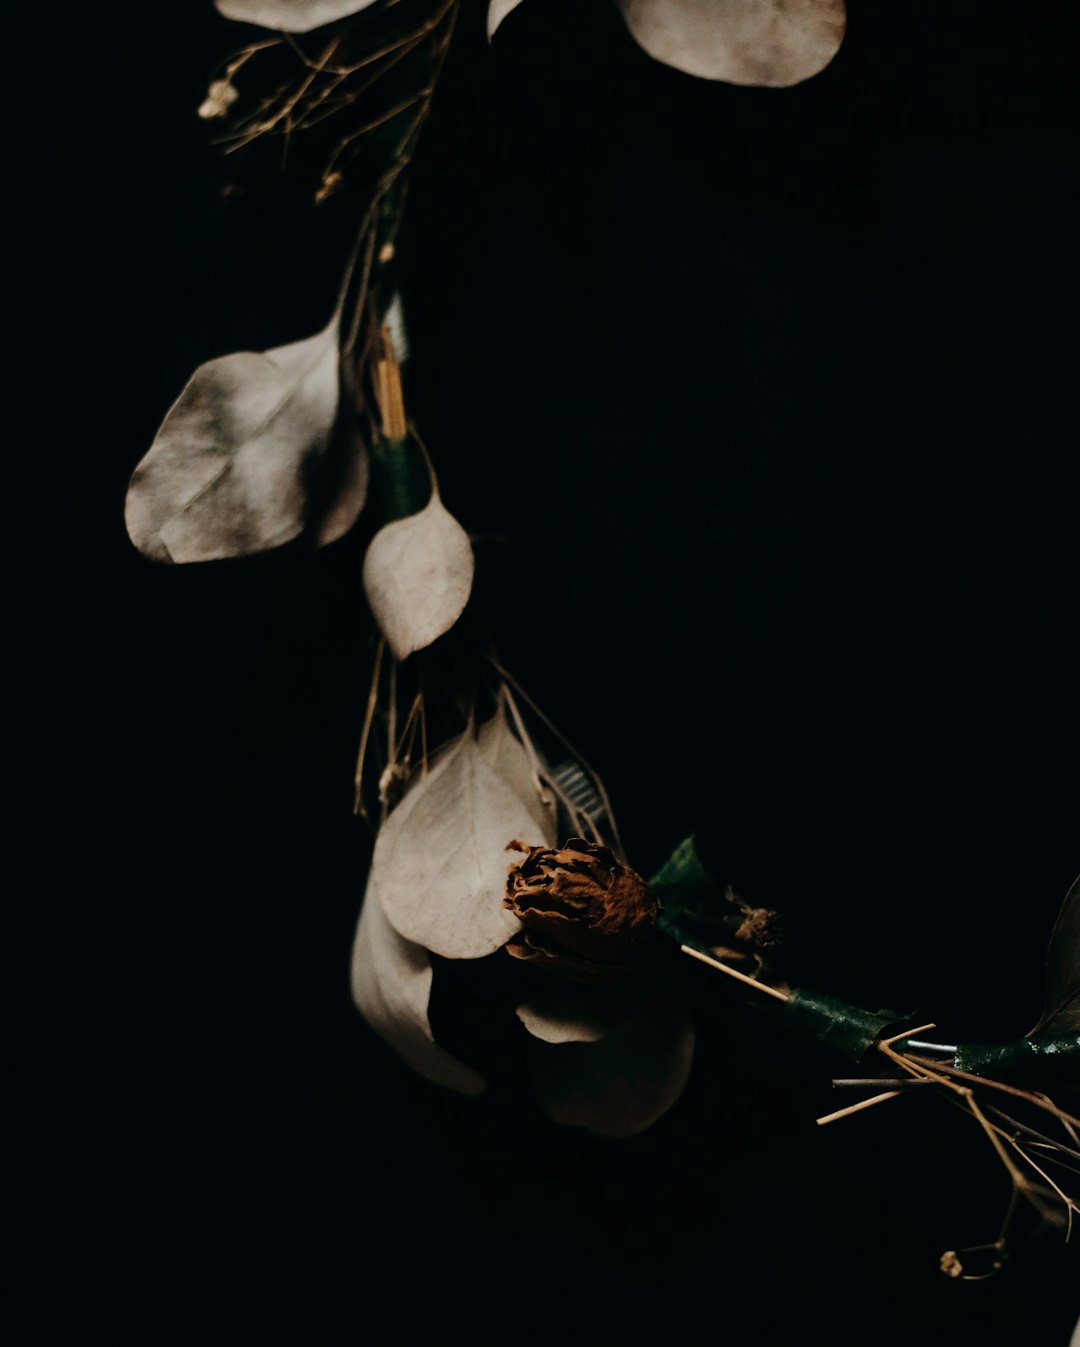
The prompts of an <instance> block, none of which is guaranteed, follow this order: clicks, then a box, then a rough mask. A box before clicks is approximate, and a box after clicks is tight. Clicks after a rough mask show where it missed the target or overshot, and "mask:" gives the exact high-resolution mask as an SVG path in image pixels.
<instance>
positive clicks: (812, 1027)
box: [783, 987, 912, 1062]
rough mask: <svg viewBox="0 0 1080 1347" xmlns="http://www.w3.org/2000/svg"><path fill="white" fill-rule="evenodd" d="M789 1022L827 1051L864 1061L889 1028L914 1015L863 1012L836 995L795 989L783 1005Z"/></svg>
mask: <svg viewBox="0 0 1080 1347" xmlns="http://www.w3.org/2000/svg"><path fill="white" fill-rule="evenodd" d="M783 1015H784V1018H785V1019H786V1021H787V1022H788V1023H789V1024H791V1025H792V1026H794V1027H795V1028H796V1029H797V1030H798V1031H799V1032H801V1033H805V1034H809V1035H810V1036H811V1037H812V1038H816V1039H817V1040H818V1042H819V1043H822V1044H824V1045H825V1047H827V1048H831V1049H832V1050H833V1051H834V1052H838V1053H841V1054H842V1055H843V1056H845V1057H848V1058H850V1059H851V1060H852V1061H853V1062H861V1061H862V1059H863V1058H864V1057H865V1056H866V1054H867V1053H868V1052H869V1051H870V1049H871V1048H872V1047H873V1046H874V1044H875V1043H876V1042H877V1041H878V1039H879V1038H880V1037H881V1035H882V1034H883V1033H884V1031H885V1030H886V1029H887V1028H889V1026H890V1025H903V1024H907V1023H909V1022H910V1021H911V1019H912V1016H911V1015H898V1014H897V1013H896V1011H895V1010H863V1009H861V1007H859V1006H852V1005H849V1004H848V1003H847V1002H846V1001H841V1000H839V999H838V998H837V997H835V996H824V995H821V994H820V993H818V992H808V991H805V990H804V989H803V988H801V987H795V988H793V989H792V992H791V995H790V996H789V997H788V999H787V1001H786V1002H785V1004H784V1009H783Z"/></svg>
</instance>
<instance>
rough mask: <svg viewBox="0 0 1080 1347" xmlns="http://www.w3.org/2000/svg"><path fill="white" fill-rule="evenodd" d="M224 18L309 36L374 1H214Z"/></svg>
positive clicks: (357, 11) (355, 12)
mask: <svg viewBox="0 0 1080 1347" xmlns="http://www.w3.org/2000/svg"><path fill="white" fill-rule="evenodd" d="M214 3H215V4H216V5H217V7H218V10H219V12H220V13H222V14H224V16H225V17H226V18H227V19H238V20H239V21H240V22H241V23H257V24H258V25H259V26H260V27H261V28H279V29H281V30H282V31H283V32H286V33H310V32H311V30H312V29H313V28H321V27H322V25H323V24H324V23H334V22H335V21H336V20H338V19H347V18H348V17H349V15H350V14H358V13H359V12H360V11H361V10H362V9H367V7H368V6H369V5H373V4H374V3H375V0H214Z"/></svg>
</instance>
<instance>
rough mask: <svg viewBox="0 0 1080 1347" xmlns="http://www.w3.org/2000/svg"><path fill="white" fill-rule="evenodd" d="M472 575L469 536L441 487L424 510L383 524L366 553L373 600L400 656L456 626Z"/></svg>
mask: <svg viewBox="0 0 1080 1347" xmlns="http://www.w3.org/2000/svg"><path fill="white" fill-rule="evenodd" d="M472 581H473V550H472V544H471V543H470V542H469V536H468V534H467V533H466V532H465V530H464V529H463V528H462V527H461V525H460V524H459V523H458V522H457V520H456V519H455V518H454V516H453V515H452V514H451V513H450V512H449V510H447V509H446V507H445V506H444V505H443V503H442V501H441V500H440V499H439V497H438V494H437V493H433V494H432V497H431V499H430V501H428V503H427V505H426V506H425V507H424V508H423V509H422V510H421V511H420V512H419V514H414V515H408V516H407V517H406V518H405V519H395V520H394V522H393V523H391V524H386V525H385V526H384V527H383V528H381V529H380V530H379V532H378V533H377V534H376V535H375V537H374V538H373V539H372V540H371V546H370V547H369V548H368V551H367V556H366V557H365V558H364V589H365V591H366V592H367V597H368V602H369V603H370V604H371V611H372V612H373V613H374V614H375V621H376V622H378V624H379V628H380V630H381V631H382V633H383V635H384V636H385V637H386V640H387V642H388V644H389V646H390V649H391V650H392V651H393V654H394V658H395V659H398V660H403V659H405V658H407V657H408V656H409V655H411V654H412V653H413V651H415V650H422V649H423V648H424V647H425V646H428V645H430V644H431V643H432V641H435V640H437V639H438V638H439V637H440V636H442V635H443V634H444V633H445V632H448V631H449V630H450V628H451V627H452V626H453V625H454V623H455V622H456V621H457V620H458V618H459V617H460V616H461V614H462V611H463V609H464V607H465V605H466V603H468V601H469V594H470V592H471V590H472Z"/></svg>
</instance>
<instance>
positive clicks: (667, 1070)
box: [531, 995, 694, 1137]
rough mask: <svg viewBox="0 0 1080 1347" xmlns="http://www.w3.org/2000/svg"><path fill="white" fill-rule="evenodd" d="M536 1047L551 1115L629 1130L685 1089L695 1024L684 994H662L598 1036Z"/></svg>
mask: <svg viewBox="0 0 1080 1347" xmlns="http://www.w3.org/2000/svg"><path fill="white" fill-rule="evenodd" d="M531 1047H532V1062H531V1065H532V1078H533V1089H534V1092H535V1094H536V1098H537V1101H538V1103H539V1104H540V1107H541V1108H542V1109H543V1110H544V1112H545V1113H546V1114H547V1115H548V1117H549V1118H551V1119H553V1120H554V1121H555V1122H557V1123H562V1124H563V1125H564V1126H569V1127H584V1128H585V1129H586V1130H588V1131H590V1132H594V1133H596V1135H598V1136H605V1137H632V1136H636V1135H637V1134H638V1133H639V1132H644V1131H645V1129H646V1128H648V1127H651V1126H652V1124H653V1123H654V1122H656V1120H657V1119H658V1118H660V1117H661V1116H662V1115H663V1114H664V1113H666V1112H667V1110H668V1109H669V1108H671V1106H672V1104H674V1103H675V1101H676V1100H677V1099H678V1097H679V1095H680V1094H682V1092H683V1088H684V1086H685V1085H686V1082H687V1080H688V1079H689V1076H690V1066H691V1063H692V1061H693V1056H694V1024H693V1020H692V1019H691V1018H690V1013H689V1011H688V1009H687V1007H686V1005H685V1003H684V1002H682V1001H681V1000H679V999H676V998H675V997H674V995H664V996H662V997H657V998H656V999H655V1000H653V1001H651V1002H650V1003H648V1004H644V1005H642V1006H641V1007H640V1009H639V1010H638V1011H637V1012H636V1013H635V1015H634V1017H633V1019H631V1020H629V1021H628V1022H627V1023H626V1024H625V1025H623V1026H622V1028H620V1029H616V1030H615V1031H614V1032H613V1033H610V1034H608V1035H607V1036H606V1037H605V1038H602V1039H600V1040H599V1041H598V1042H594V1043H563V1044H559V1045H558V1046H551V1045H549V1044H547V1043H538V1042H537V1043H533V1044H532V1045H531Z"/></svg>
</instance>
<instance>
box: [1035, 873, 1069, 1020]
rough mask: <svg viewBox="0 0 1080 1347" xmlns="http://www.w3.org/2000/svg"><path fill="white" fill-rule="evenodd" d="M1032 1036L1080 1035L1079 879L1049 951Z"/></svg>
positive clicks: (1062, 913) (1060, 914) (1061, 913)
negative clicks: (1039, 1010)
mask: <svg viewBox="0 0 1080 1347" xmlns="http://www.w3.org/2000/svg"><path fill="white" fill-rule="evenodd" d="M1031 1032H1032V1033H1033V1034H1041V1035H1044V1036H1049V1035H1053V1034H1077V1033H1080V876H1078V877H1077V878H1076V879H1075V880H1074V882H1073V885H1072V887H1071V888H1070V889H1069V892H1068V893H1067V894H1066V895H1065V899H1064V901H1063V902H1062V904H1061V911H1060V912H1059V913H1058V918H1057V921H1056V922H1055V923H1054V929H1053V931H1052V932H1051V933H1050V944H1049V946H1048V948H1047V951H1046V1000H1045V1003H1044V1005H1043V1013H1042V1018H1041V1019H1040V1020H1039V1023H1038V1024H1037V1025H1036V1026H1035V1028H1034V1029H1033V1030H1032V1031H1031Z"/></svg>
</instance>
